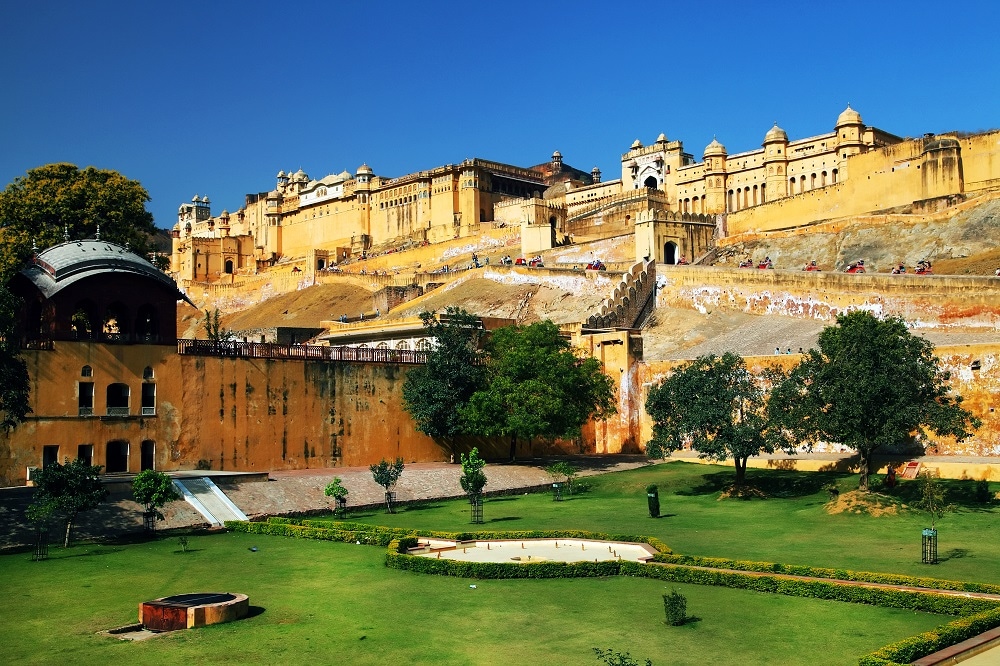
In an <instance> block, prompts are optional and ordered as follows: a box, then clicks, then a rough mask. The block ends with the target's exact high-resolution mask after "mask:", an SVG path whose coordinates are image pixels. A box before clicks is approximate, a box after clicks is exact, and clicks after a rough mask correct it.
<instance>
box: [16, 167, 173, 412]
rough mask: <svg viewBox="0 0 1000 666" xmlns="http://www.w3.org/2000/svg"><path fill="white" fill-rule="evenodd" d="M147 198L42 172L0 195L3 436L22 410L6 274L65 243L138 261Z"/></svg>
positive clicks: (104, 181)
mask: <svg viewBox="0 0 1000 666" xmlns="http://www.w3.org/2000/svg"><path fill="white" fill-rule="evenodd" d="M147 201H149V193H148V192H146V190H145V188H143V187H142V185H141V184H139V182H138V181H134V180H129V179H128V178H126V177H125V176H123V175H121V174H120V173H118V172H117V171H109V170H105V169H97V168H94V167H87V168H85V169H79V168H78V167H76V166H74V165H72V164H46V165H45V166H40V167H38V168H35V169H30V170H29V171H28V172H27V174H26V175H24V176H20V177H18V178H15V179H14V181H13V182H11V183H10V184H9V185H7V187H6V188H4V190H3V191H2V192H0V412H3V414H2V419H0V427H3V428H4V429H7V430H10V429H11V428H12V427H14V426H16V425H17V424H18V423H19V422H21V421H22V420H23V419H24V417H25V415H27V414H28V413H29V412H30V411H31V410H30V409H29V408H28V390H29V383H28V372H27V369H26V367H25V365H24V361H23V360H22V359H21V358H20V349H19V343H20V341H19V340H18V339H17V335H16V331H15V330H14V313H15V312H16V310H17V307H18V304H17V302H16V299H15V298H14V297H13V296H12V295H11V294H10V292H9V290H8V289H7V284H8V283H9V282H10V279H11V278H12V277H13V276H14V274H15V273H16V272H17V271H18V270H19V269H20V268H21V266H22V265H23V264H24V262H25V261H26V260H28V259H29V258H30V257H31V254H32V247H36V248H38V249H39V250H42V249H45V248H47V247H50V246H52V245H56V244H57V243H60V242H62V240H63V237H64V235H65V234H66V233H68V234H69V236H70V238H86V237H87V236H92V235H94V234H95V233H96V231H97V226H98V225H100V227H101V237H102V238H105V239H107V240H111V241H114V242H117V243H120V244H122V245H126V244H128V245H129V246H130V247H131V248H132V249H133V250H134V251H136V252H138V253H139V254H145V253H146V252H147V250H148V249H149V237H148V236H147V234H149V233H152V232H153V231H155V228H154V227H153V216H152V215H151V214H150V213H149V211H147V210H146V202H147Z"/></svg>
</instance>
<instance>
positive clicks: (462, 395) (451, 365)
mask: <svg viewBox="0 0 1000 666" xmlns="http://www.w3.org/2000/svg"><path fill="white" fill-rule="evenodd" d="M420 319H421V320H422V321H423V324H424V329H425V330H426V333H427V336H428V337H431V338H434V340H435V346H434V348H433V349H432V350H431V351H430V352H429V353H428V355H427V363H426V364H424V365H420V366H417V367H415V368H413V369H412V370H410V371H409V372H408V373H407V375H406V381H405V382H404V383H403V406H404V408H405V409H406V411H407V412H409V414H410V416H412V417H413V420H414V421H415V422H416V425H417V430H418V431H420V432H422V433H424V434H425V435H428V436H429V437H433V438H434V439H437V440H442V441H443V442H444V443H445V445H446V446H447V447H448V448H449V449H450V450H451V452H452V454H454V453H455V438H456V437H458V436H459V435H462V434H464V433H465V432H466V428H465V423H464V422H463V420H462V418H461V414H460V411H459V410H460V408H461V407H463V406H465V405H466V404H467V403H468V402H469V398H470V397H472V394H473V393H475V392H476V390H477V389H479V388H480V387H481V385H482V380H483V369H482V367H481V365H480V363H479V342H480V339H481V336H482V333H483V331H482V327H481V324H480V322H479V317H477V316H476V315H473V314H470V313H468V312H466V311H465V310H463V309H461V308H457V307H452V306H449V307H448V308H447V309H446V310H445V316H444V317H441V318H440V319H438V318H437V317H435V316H434V313H432V312H423V313H421V315H420Z"/></svg>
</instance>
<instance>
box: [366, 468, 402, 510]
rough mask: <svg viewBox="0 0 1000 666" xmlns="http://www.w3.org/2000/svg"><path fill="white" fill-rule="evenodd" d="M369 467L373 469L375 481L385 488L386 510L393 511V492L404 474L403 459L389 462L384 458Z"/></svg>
mask: <svg viewBox="0 0 1000 666" xmlns="http://www.w3.org/2000/svg"><path fill="white" fill-rule="evenodd" d="M368 469H369V470H371V473H372V478H373V479H375V483H377V484H378V485H380V486H382V487H383V488H385V510H386V513H392V499H391V498H392V495H391V492H392V489H393V488H394V487H395V486H396V482H397V481H399V477H400V476H401V475H402V474H403V459H402V458H396V460H395V461H393V462H389V461H387V460H386V459H385V458H383V459H382V460H381V461H380V462H379V463H378V464H377V465H369V466H368Z"/></svg>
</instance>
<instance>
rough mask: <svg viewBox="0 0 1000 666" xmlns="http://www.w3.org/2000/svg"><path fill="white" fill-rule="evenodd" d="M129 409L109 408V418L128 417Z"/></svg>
mask: <svg viewBox="0 0 1000 666" xmlns="http://www.w3.org/2000/svg"><path fill="white" fill-rule="evenodd" d="M128 415H129V414H128V407H108V416H128Z"/></svg>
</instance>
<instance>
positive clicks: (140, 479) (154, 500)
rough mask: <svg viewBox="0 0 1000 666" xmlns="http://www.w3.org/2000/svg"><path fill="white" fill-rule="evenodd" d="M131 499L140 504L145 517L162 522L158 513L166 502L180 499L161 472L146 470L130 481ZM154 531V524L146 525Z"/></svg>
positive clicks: (167, 478)
mask: <svg viewBox="0 0 1000 666" xmlns="http://www.w3.org/2000/svg"><path fill="white" fill-rule="evenodd" d="M132 497H134V498H135V501H136V502H138V503H139V504H142V506H143V511H144V513H145V514H146V515H147V516H150V515H152V517H153V518H155V519H156V520H163V514H162V513H161V512H160V507H162V506H163V505H164V504H166V503H167V502H174V501H176V500H179V499H180V495H178V494H177V490H176V489H174V482H173V481H172V480H171V479H170V477H169V476H167V475H166V474H164V473H163V472H157V471H156V470H152V469H146V470H143V471H141V472H139V473H138V474H136V476H135V478H134V479H133V480H132ZM148 524H149V525H151V526H152V527H150V529H155V522H150V523H148Z"/></svg>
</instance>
